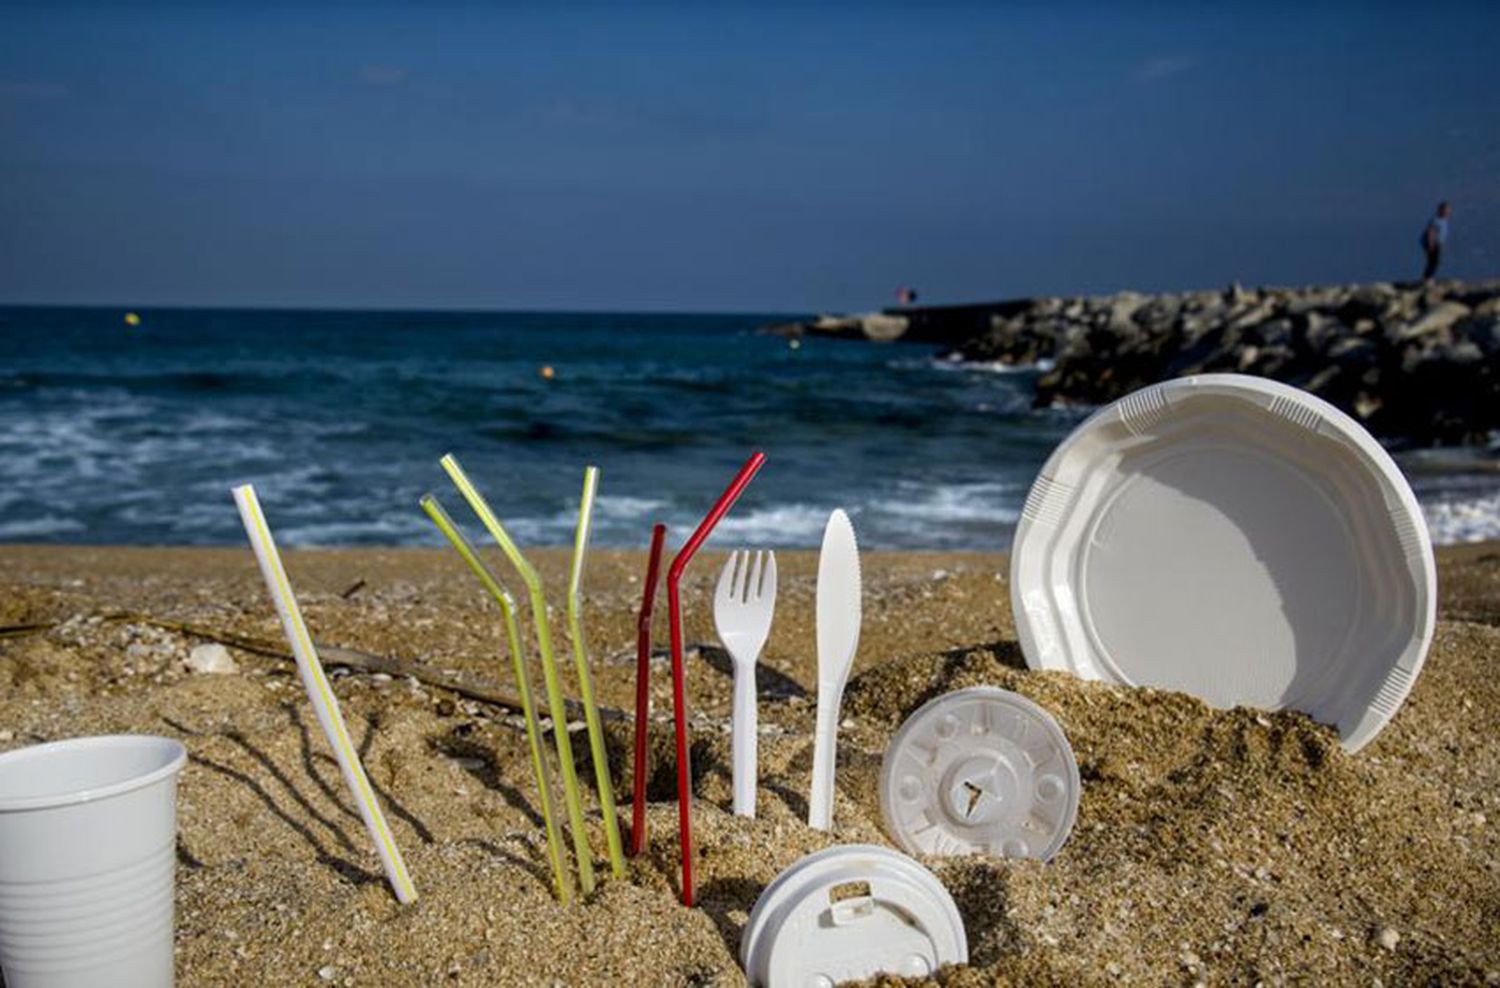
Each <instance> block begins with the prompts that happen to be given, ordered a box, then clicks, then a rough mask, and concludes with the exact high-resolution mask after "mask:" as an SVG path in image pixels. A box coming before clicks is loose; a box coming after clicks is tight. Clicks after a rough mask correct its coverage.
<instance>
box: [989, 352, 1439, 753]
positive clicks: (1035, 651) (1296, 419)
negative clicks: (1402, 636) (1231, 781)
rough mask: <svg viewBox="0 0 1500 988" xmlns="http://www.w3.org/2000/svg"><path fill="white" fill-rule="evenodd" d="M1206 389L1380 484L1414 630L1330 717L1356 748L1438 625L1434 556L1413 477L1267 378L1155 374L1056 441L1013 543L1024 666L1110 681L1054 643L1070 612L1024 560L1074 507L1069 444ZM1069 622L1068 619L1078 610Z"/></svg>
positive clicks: (1328, 408) (1132, 430) (1164, 410)
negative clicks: (1326, 445) (1035, 538)
mask: <svg viewBox="0 0 1500 988" xmlns="http://www.w3.org/2000/svg"><path fill="white" fill-rule="evenodd" d="M1204 395H1222V396H1226V397H1231V398H1238V399H1241V400H1244V401H1246V403H1247V405H1249V406H1251V407H1253V408H1254V410H1255V412H1256V413H1257V414H1261V415H1269V416H1274V417H1280V418H1283V419H1285V420H1287V421H1289V422H1290V423H1291V424H1293V425H1296V426H1301V427H1303V428H1305V429H1308V430H1309V431H1312V432H1315V433H1316V434H1318V435H1319V436H1320V437H1321V438H1323V439H1325V440H1328V441H1333V442H1339V443H1341V444H1342V445H1344V446H1345V447H1346V448H1347V449H1349V450H1350V452H1351V453H1353V454H1354V459H1355V461H1356V462H1357V463H1358V464H1359V466H1360V467H1361V468H1362V470H1361V473H1363V474H1365V475H1366V476H1368V477H1369V478H1370V480H1371V481H1372V482H1373V483H1374V484H1375V485H1376V487H1377V488H1378V489H1379V491H1380V494H1381V501H1382V502H1383V504H1384V506H1385V508H1386V514H1387V515H1388V517H1389V520H1390V524H1391V530H1392V535H1393V537H1394V539H1395V542H1396V545H1397V546H1399V548H1400V554H1401V558H1403V559H1404V561H1405V563H1406V574H1405V575H1402V576H1399V577H1398V582H1400V583H1401V584H1402V586H1403V591H1402V592H1406V591H1407V590H1409V591H1410V593H1411V595H1412V596H1413V597H1414V598H1415V600H1414V604H1415V606H1414V607H1413V629H1412V633H1411V634H1410V635H1408V636H1407V637H1406V640H1405V642H1404V643H1403V645H1402V647H1401V649H1400V651H1399V652H1398V653H1395V654H1394V657H1393V658H1392V659H1391V660H1390V661H1389V662H1388V663H1387V665H1386V668H1384V669H1383V670H1381V671H1380V673H1379V675H1380V676H1381V677H1383V678H1382V679H1381V680H1380V682H1379V685H1378V686H1377V687H1376V688H1375V689H1374V690H1373V691H1372V692H1371V693H1370V695H1369V698H1368V699H1367V700H1365V701H1364V703H1363V704H1360V705H1354V706H1352V707H1350V708H1348V709H1346V710H1344V711H1343V712H1342V714H1341V716H1340V719H1339V722H1338V723H1337V724H1335V725H1334V726H1335V728H1336V729H1337V730H1338V732H1339V736H1340V742H1341V744H1342V745H1343V747H1344V748H1345V749H1346V750H1348V751H1350V752H1355V751H1358V750H1359V749H1360V748H1362V747H1363V746H1364V745H1366V744H1368V743H1369V742H1370V741H1371V740H1373V739H1374V738H1375V736H1376V735H1377V734H1379V733H1380V731H1381V730H1382V729H1383V728H1384V727H1385V726H1386V725H1387V724H1388V723H1389V722H1390V720H1391V719H1392V718H1393V717H1394V716H1395V714H1396V711H1397V710H1399V709H1400V707H1401V705H1402V703H1404V701H1405V699H1406V697H1407V696H1408V695H1409V694H1410V692H1411V689H1412V686H1413V685H1414V684H1415V682H1416V679H1417V676H1418V674H1419V673H1420V672H1421V670H1422V667H1423V665H1424V664H1425V662H1426V659H1427V653H1428V651H1429V649H1430V647H1431V643H1432V639H1433V636H1434V633H1435V630H1436V611H1437V564H1436V558H1435V556H1434V553H1433V549H1432V542H1431V538H1430V536H1429V534H1428V531H1427V525H1426V521H1425V519H1424V517H1423V515H1422V511H1421V507H1420V505H1419V503H1418V502H1417V498H1416V495H1415V494H1414V493H1413V492H1412V490H1411V485H1410V484H1408V483H1407V481H1406V478H1405V476H1404V475H1403V474H1402V473H1401V470H1400V468H1399V467H1398V466H1397V465H1396V462H1395V460H1394V459H1392V458H1391V455H1390V454H1389V453H1388V452H1387V451H1386V450H1385V448H1384V447H1383V446H1381V445H1380V443H1379V442H1378V441H1377V440H1376V439H1375V437H1374V436H1372V435H1371V434H1370V433H1369V432H1368V431H1367V430H1366V429H1365V428H1364V427H1363V426H1362V425H1360V424H1359V423H1358V422H1356V421H1355V420H1354V419H1353V418H1351V417H1350V416H1349V415H1347V414H1346V413H1344V412H1343V411H1341V410H1340V409H1338V408H1336V407H1335V406H1333V405H1332V404H1330V403H1328V402H1327V401H1325V400H1323V399H1322V398H1319V397H1318V396H1316V395H1313V394H1311V393H1309V392H1307V391H1304V390H1302V389H1300V388H1297V387H1294V386H1292V385H1289V384H1284V383H1282V382H1280V381H1273V380H1271V379H1269V378H1262V377H1253V376H1250V375H1245V374H1200V375H1192V376H1188V377H1180V378H1175V379H1172V380H1168V381H1162V382H1159V383H1157V384H1153V385H1150V386H1148V387H1145V388H1141V389H1139V390H1137V391H1133V392H1131V393H1130V394H1128V395H1125V396H1124V397H1122V398H1120V399H1118V400H1116V401H1114V402H1111V403H1109V404H1107V405H1104V406H1102V407H1100V408H1098V409H1096V410H1095V411H1094V412H1093V413H1092V414H1090V415H1089V416H1088V417H1087V418H1086V419H1084V421H1082V422H1080V423H1079V424H1078V425H1077V426H1076V427H1075V428H1074V429H1073V431H1072V432H1071V433H1069V434H1068V436H1067V437H1066V438H1065V439H1063V441H1062V442H1060V443H1059V444H1058V445H1057V447H1056V448H1055V449H1054V450H1053V451H1052V453H1051V455H1049V456H1048V458H1047V461H1046V463H1045V464H1043V466H1042V468H1041V470H1040V471H1039V472H1038V474H1037V477H1036V479H1035V480H1034V481H1033V483H1032V486H1031V489H1030V490H1029V491H1028V494H1027V497H1026V501H1025V503H1024V505H1023V507H1022V510H1021V516H1020V518H1019V519H1018V521H1017V523H1016V530H1015V535H1014V537H1013V539H1012V541H1011V550H1010V564H1009V565H1010V581H1009V582H1010V588H1009V590H1010V599H1011V608H1012V611H1013V616H1014V620H1015V625H1016V636H1017V638H1018V639H1019V641H1020V645H1021V651H1022V654H1023V655H1024V656H1025V658H1026V664H1027V666H1028V667H1029V668H1031V669H1061V670H1066V671H1069V672H1073V673H1074V674H1076V675H1079V676H1082V677H1083V678H1086V679H1095V680H1102V681H1104V682H1118V680H1116V679H1115V678H1114V677H1112V676H1111V675H1109V674H1107V672H1106V671H1105V670H1101V669H1099V668H1097V667H1096V664H1095V663H1093V662H1089V663H1088V664H1087V667H1085V668H1080V667H1079V663H1078V661H1077V660H1076V657H1073V656H1071V655H1068V654H1065V653H1066V652H1067V649H1066V648H1065V647H1063V648H1059V647H1058V644H1057V643H1058V641H1059V632H1060V626H1061V625H1063V624H1064V623H1065V622H1066V621H1067V620H1068V616H1067V615H1064V614H1061V613H1059V609H1058V608H1057V607H1056V606H1055V603H1054V602H1053V599H1052V595H1051V593H1050V592H1047V590H1046V586H1047V581H1046V580H1044V579H1042V577H1043V576H1045V572H1044V571H1045V569H1046V568H1047V567H1044V566H1032V565H1028V564H1027V562H1026V560H1027V559H1029V556H1028V554H1027V552H1026V548H1027V542H1028V539H1029V538H1030V537H1031V536H1032V535H1033V533H1034V532H1035V531H1036V530H1037V529H1038V528H1041V529H1042V530H1044V531H1049V532H1050V531H1053V530H1056V529H1058V528H1059V527H1061V525H1062V523H1064V522H1065V521H1066V520H1067V519H1068V518H1069V517H1070V516H1071V515H1072V513H1073V512H1074V511H1076V510H1078V505H1077V503H1076V500H1075V499H1074V498H1073V494H1074V493H1075V492H1074V491H1073V489H1072V488H1071V486H1070V485H1069V484H1068V483H1067V482H1066V481H1065V480H1063V479H1061V478H1059V477H1058V474H1059V473H1061V472H1062V471H1061V469H1060V468H1061V467H1062V466H1063V465H1064V464H1066V463H1067V462H1068V461H1069V459H1070V457H1072V456H1073V455H1074V454H1075V450H1076V447H1078V446H1079V445H1080V444H1082V443H1084V442H1086V441H1088V440H1090V439H1094V438H1100V433H1101V430H1109V429H1115V430H1123V434H1122V436H1121V437H1111V436H1109V435H1108V434H1107V433H1105V434H1104V435H1103V436H1102V438H1100V443H1101V447H1100V450H1098V451H1095V452H1094V453H1093V454H1092V455H1091V456H1090V457H1089V459H1096V458H1097V457H1098V456H1099V455H1101V453H1103V452H1106V451H1107V450H1109V449H1111V448H1113V447H1115V446H1116V445H1117V444H1118V443H1119V442H1120V438H1123V436H1129V435H1142V434H1144V433H1146V432H1147V431H1148V430H1151V429H1154V428H1155V427H1156V426H1158V425H1159V424H1160V423H1161V422H1162V421H1164V420H1166V419H1167V418H1170V417H1171V416H1172V415H1174V414H1179V413H1180V412H1177V411H1174V407H1175V406H1178V405H1179V404H1180V403H1181V402H1182V401H1183V400H1184V399H1188V398H1193V397H1200V396H1204ZM1408 577H1409V578H1408ZM1067 582H1068V583H1069V584H1070V585H1072V586H1073V587H1074V588H1075V595H1076V593H1077V582H1076V577H1074V576H1073V575H1072V574H1070V575H1069V577H1068V580H1067ZM1028 598H1030V599H1031V600H1032V606H1028V605H1027V599H1028ZM1034 611H1044V612H1047V613H1040V614H1039V613H1034ZM1074 620H1075V622H1076V620H1077V619H1076V615H1075V616H1074ZM1041 621H1046V622H1048V624H1049V625H1050V627H1046V628H1043V627H1040V626H1039V623H1040V622H1041ZM1039 639H1045V640H1046V641H1047V642H1048V643H1049V644H1047V645H1042V644H1039ZM1059 656H1060V658H1059ZM1272 709H1285V707H1284V706H1283V707H1278V708H1272ZM1293 709H1296V708H1293Z"/></svg>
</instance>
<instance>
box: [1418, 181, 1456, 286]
mask: <svg viewBox="0 0 1500 988" xmlns="http://www.w3.org/2000/svg"><path fill="white" fill-rule="evenodd" d="M1452 215H1453V207H1452V206H1450V205H1448V202H1447V200H1444V201H1443V202H1440V203H1438V207H1437V213H1436V215H1434V216H1433V217H1432V219H1430V220H1428V221H1427V226H1426V228H1425V229H1423V231H1422V253H1424V254H1426V255H1427V265H1426V267H1424V268H1422V280H1423V281H1431V280H1432V277H1433V275H1435V274H1437V269H1438V264H1439V263H1441V262H1442V260H1443V244H1444V243H1445V242H1446V241H1447V239H1448V217H1450V216H1452Z"/></svg>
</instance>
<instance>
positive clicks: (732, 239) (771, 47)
mask: <svg viewBox="0 0 1500 988" xmlns="http://www.w3.org/2000/svg"><path fill="white" fill-rule="evenodd" d="M1497 36H1500V5H1495V4H1490V5H1484V6H1437V7H1433V8H1431V9H1421V10H1419V9H1417V5H1406V6H1402V7H1384V6H1369V5H1366V6H1362V7H1351V6H1343V5H1332V4H1308V5H1289V6H1267V5H1243V6H1239V5H1227V4H1214V5H1205V4H1191V5H1189V4H1183V5H1157V4H1152V5H1132V6H1129V7H1126V6H1123V5H1121V6H1116V5H1094V6H1089V5H1066V6H1051V5H1048V6H1043V5H1004V6H943V5H922V6H920V7H917V6H912V7H892V6H879V7H869V6H864V7H857V6H822V7H793V6H777V7H771V8H764V9H752V8H749V7H723V6H714V5H702V4H699V5H693V6H647V7H631V8H627V7H623V6H622V7H572V8H561V9H551V8H549V7H543V6H536V7H505V6H493V5H491V6H472V7H466V6H455V5H449V4H424V5H415V4H414V5H411V6H408V7H391V6H362V7H354V6H342V5H341V6H322V7H318V8H316V9H314V10H311V11H309V10H300V9H298V8H297V7H295V6H293V5H285V6H282V5H270V6H268V5H264V4H244V5H216V6H205V5H194V6H189V5H181V6H149V5H129V6H112V7H78V6H69V5H65V4H50V5H38V6H26V5H19V6H17V5H4V6H0V302H49V303H79V304H84V303H103V304H116V303H118V304H122V305H128V304H134V305H151V304H183V305H292V306H313V305H335V306H369V307H480V308H564V309H566V308H596V309H598V308H603V309H612V308H619V309H686V310H719V309H725V310H751V311H775V310H782V311H812V310H821V309H841V308H869V307H875V306H880V305H885V304H889V303H890V302H892V301H893V292H894V289H895V288H896V287H897V286H898V285H901V284H911V285H915V286H916V287H917V288H919V289H920V290H921V292H922V295H923V298H924V300H927V301H934V302H938V301H962V300H977V299H989V298H999V297H1012V296H1018V295H1031V294H1072V293H1088V292H1102V291H1111V290H1115V289H1119V288H1126V287H1130V288H1140V289H1148V290H1150V289H1175V288H1189V287H1202V286H1217V285H1221V284H1224V283H1227V282H1228V281H1229V280H1231V279H1240V280H1243V281H1244V282H1246V283H1252V284H1258V283H1304V282H1321V281H1334V280H1340V281H1342V280H1366V279H1379V278H1403V277H1410V276H1412V275H1414V274H1415V273H1416V271H1417V269H1418V267H1419V258H1418V256H1417V248H1416V239H1417V236H1418V233H1419V231H1420V227H1421V225H1422V223H1423V221H1424V220H1425V218H1426V216H1427V215H1428V214H1429V213H1430V211H1431V209H1432V206H1433V204H1434V203H1435V201H1436V200H1437V199H1438V198H1441V197H1447V198H1450V199H1452V200H1453V201H1454V203H1455V207H1456V212H1455V216H1454V220H1453V232H1452V239H1451V242H1450V249H1449V251H1448V257H1447V260H1446V273H1449V274H1451V275H1454V276H1467V277H1480V276H1493V275H1496V274H1500V69H1497V68H1496V65H1495V55H1494V51H1495V49H1494V39H1495V38H1496V37H1497Z"/></svg>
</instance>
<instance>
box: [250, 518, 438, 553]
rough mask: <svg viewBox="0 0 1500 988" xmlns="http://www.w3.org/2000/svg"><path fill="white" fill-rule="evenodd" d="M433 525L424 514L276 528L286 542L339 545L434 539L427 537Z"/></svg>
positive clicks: (308, 544)
mask: <svg viewBox="0 0 1500 988" xmlns="http://www.w3.org/2000/svg"><path fill="white" fill-rule="evenodd" d="M431 527H432V526H431V524H430V523H427V521H426V518H425V517H417V516H416V515H415V514H414V515H410V516H408V515H400V514H394V513H392V514H387V515H383V516H381V517H379V518H371V519H368V520H365V521H327V522H297V523H293V524H290V525H284V526H281V527H279V528H277V529H276V530H275V535H276V540H277V541H278V542H280V543H282V544H284V545H299V546H336V545H358V544H361V543H368V542H376V543H380V544H384V545H400V544H403V543H407V544H410V543H413V542H423V541H427V542H430V541H432V540H431V539H430V538H424V537H425V536H427V535H428V530H429V529H430V528H431Z"/></svg>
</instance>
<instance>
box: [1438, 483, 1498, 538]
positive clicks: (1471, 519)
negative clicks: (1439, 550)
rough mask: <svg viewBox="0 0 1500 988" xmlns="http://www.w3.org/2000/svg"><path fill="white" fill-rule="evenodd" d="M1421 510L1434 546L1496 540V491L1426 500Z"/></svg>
mask: <svg viewBox="0 0 1500 988" xmlns="http://www.w3.org/2000/svg"><path fill="white" fill-rule="evenodd" d="M1422 513H1423V514H1424V515H1425V516H1426V517H1427V531H1428V532H1429V533H1430V534H1431V536H1432V541H1433V543H1434V544H1435V545H1454V544H1457V543H1460V542H1484V541H1487V540H1490V539H1500V491H1495V492H1493V493H1490V494H1484V495H1480V496H1478V497H1465V498H1444V499H1441V500H1434V501H1430V502H1427V503H1424V504H1423V505H1422Z"/></svg>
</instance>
